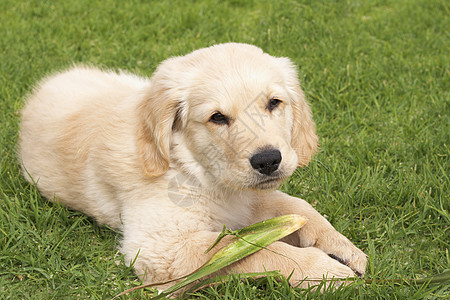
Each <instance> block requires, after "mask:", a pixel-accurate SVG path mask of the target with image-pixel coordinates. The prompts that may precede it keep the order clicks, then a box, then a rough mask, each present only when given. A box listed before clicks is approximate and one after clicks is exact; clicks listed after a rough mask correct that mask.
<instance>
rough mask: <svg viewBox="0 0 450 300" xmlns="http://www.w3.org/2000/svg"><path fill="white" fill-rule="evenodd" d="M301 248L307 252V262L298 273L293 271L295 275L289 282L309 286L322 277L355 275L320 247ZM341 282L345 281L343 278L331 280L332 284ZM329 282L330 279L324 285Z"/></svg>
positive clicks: (338, 277)
mask: <svg viewBox="0 0 450 300" xmlns="http://www.w3.org/2000/svg"><path fill="white" fill-rule="evenodd" d="M303 250H305V251H306V252H305V253H307V255H306V258H307V259H308V262H307V263H304V264H303V265H302V266H300V267H301V272H300V273H299V274H298V275H296V273H294V275H295V276H292V278H291V284H293V285H294V286H296V285H299V286H300V287H303V288H307V287H309V286H313V285H317V284H318V283H320V282H321V281H322V280H323V279H324V278H325V279H345V278H351V277H355V276H356V275H355V273H354V272H353V271H352V269H350V268H349V267H347V266H346V265H344V264H341V263H340V262H339V261H337V260H335V259H333V258H331V257H330V256H328V255H327V254H326V253H325V252H323V251H322V250H320V249H317V248H314V247H310V248H304V249H303ZM299 275H300V276H299ZM297 276H299V277H297ZM342 283H345V280H342V281H339V280H337V281H333V284H334V285H339V284H342ZM330 284H331V281H330V282H327V283H326V286H328V285H330Z"/></svg>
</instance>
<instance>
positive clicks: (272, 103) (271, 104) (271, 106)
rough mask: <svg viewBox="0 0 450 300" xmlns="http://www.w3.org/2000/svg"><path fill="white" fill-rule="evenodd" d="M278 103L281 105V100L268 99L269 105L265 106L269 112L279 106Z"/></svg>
mask: <svg viewBox="0 0 450 300" xmlns="http://www.w3.org/2000/svg"><path fill="white" fill-rule="evenodd" d="M280 103H281V100H279V99H276V98H273V99H270V100H269V103H268V104H267V109H268V110H269V111H272V110H274V109H275V108H277V107H278V105H280Z"/></svg>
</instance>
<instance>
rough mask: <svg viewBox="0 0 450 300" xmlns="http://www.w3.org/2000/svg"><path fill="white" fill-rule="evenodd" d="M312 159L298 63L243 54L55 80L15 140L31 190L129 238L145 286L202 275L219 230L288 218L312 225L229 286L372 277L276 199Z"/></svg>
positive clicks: (350, 248) (130, 256)
mask: <svg viewBox="0 0 450 300" xmlns="http://www.w3.org/2000/svg"><path fill="white" fill-rule="evenodd" d="M316 148H317V136H316V134H315V125H314V122H313V120H312V117H311V111H310V108H309V107H308V104H307V103H306V101H305V99H304V96H303V92H302V90H301V89H300V85H299V82H298V79H297V73H296V68H295V66H294V65H293V64H292V62H291V61H290V60H289V59H288V58H283V57H282V58H277V57H273V56H270V55H269V54H266V53H264V52H263V51H262V50H261V49H259V48H257V47H255V46H251V45H246V44H236V43H229V44H220V45H216V46H212V47H209V48H204V49H200V50H197V51H194V52H192V53H190V54H188V55H186V56H182V57H174V58H170V59H167V60H166V61H164V62H163V63H162V64H161V65H160V66H159V67H158V68H157V70H156V71H155V73H154V74H153V76H152V77H151V78H150V79H147V78H141V77H138V76H135V75H131V74H126V73H120V74H117V73H114V72H103V71H100V70H97V69H92V68H86V67H74V68H72V69H70V70H68V71H65V72H62V73H60V74H56V75H54V76H50V77H48V78H46V79H45V80H43V81H42V82H41V83H40V85H39V86H38V87H37V88H36V89H35V91H34V93H33V94H32V95H31V96H30V97H29V99H28V101H27V103H26V106H25V108H24V109H23V112H22V125H21V132H20V160H21V164H22V167H23V173H24V175H25V177H26V178H27V179H28V180H29V181H30V182H36V183H37V186H38V188H39V189H40V191H41V192H42V194H43V195H45V196H46V197H47V198H48V199H49V200H51V201H58V202H61V203H63V204H65V205H67V206H68V207H70V208H73V209H76V210H79V211H82V212H84V213H86V214H88V215H90V216H92V217H94V218H95V219H96V220H97V221H98V222H99V223H101V224H107V225H108V226H110V227H113V228H116V229H118V230H120V231H121V232H122V233H123V240H122V242H121V246H120V249H121V251H122V253H123V254H124V255H125V257H126V260H127V261H133V260H134V259H135V258H136V261H135V263H134V269H135V271H136V273H137V274H138V275H139V276H140V278H142V279H143V280H144V282H165V281H169V280H172V279H176V278H179V277H182V276H185V275H186V274H189V273H191V272H192V271H194V270H196V269H197V268H198V267H199V266H200V265H202V264H203V263H204V262H206V260H207V259H208V258H209V257H210V256H211V255H212V254H211V253H208V254H205V253H204V252H205V250H206V249H207V248H208V247H209V246H210V245H211V244H212V243H213V241H214V240H215V239H216V238H217V236H218V234H219V232H220V231H221V230H222V227H223V225H224V224H226V226H227V227H228V228H231V229H237V228H241V227H243V226H247V225H250V224H253V223H255V222H258V221H261V220H265V219H268V218H271V217H275V216H279V215H284V214H292V213H295V214H299V215H303V216H306V217H307V219H308V222H307V224H306V225H305V226H304V227H303V228H301V229H300V230H298V232H296V233H294V234H292V235H290V236H289V237H288V238H286V239H284V240H283V241H278V242H275V243H273V244H272V245H271V246H269V247H268V248H269V249H271V250H273V252H271V251H267V250H261V251H259V252H257V253H255V254H253V255H251V256H249V257H247V258H245V259H243V260H241V261H239V262H237V263H235V264H233V265H231V266H230V267H228V268H227V269H226V270H225V271H224V272H232V271H238V272H259V271H264V270H280V271H281V272H282V274H284V275H285V276H288V275H290V274H291V273H292V272H293V275H292V277H291V278H290V282H291V284H293V285H296V284H298V283H299V282H301V281H302V280H303V279H305V278H307V277H308V278H314V279H319V280H320V279H322V278H323V276H326V277H337V278H344V277H348V276H354V275H355V274H357V275H362V274H364V271H365V266H366V255H365V254H364V253H363V252H362V251H361V250H359V249H358V248H356V247H355V246H354V245H353V244H352V243H351V242H350V241H349V240H348V239H347V238H346V237H344V236H343V235H342V234H340V233H339V232H337V231H336V230H335V229H334V228H333V226H332V225H331V224H330V223H329V222H328V221H327V220H326V219H325V218H323V217H322V216H321V215H320V214H319V213H318V212H317V211H316V210H314V209H313V207H312V206H311V205H309V204H308V203H307V202H305V201H304V200H301V199H298V198H295V197H291V196H289V195H287V194H284V193H282V192H280V191H277V190H276V188H277V187H278V186H279V185H280V184H281V183H282V181H283V180H285V179H286V178H287V177H288V176H290V175H291V174H292V173H293V171H294V170H295V169H296V168H297V167H298V166H305V165H307V164H308V162H309V161H310V160H311V156H312V155H313V154H314V152H315V151H316ZM225 243H227V241H224V242H223V243H222V244H225ZM276 252H277V253H281V254H283V255H279V254H277V253H276Z"/></svg>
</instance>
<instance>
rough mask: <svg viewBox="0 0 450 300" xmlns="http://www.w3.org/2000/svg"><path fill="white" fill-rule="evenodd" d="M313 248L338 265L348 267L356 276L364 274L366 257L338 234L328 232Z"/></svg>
mask: <svg viewBox="0 0 450 300" xmlns="http://www.w3.org/2000/svg"><path fill="white" fill-rule="evenodd" d="M314 246H315V247H317V248H319V249H321V250H323V251H324V252H325V253H327V254H328V255H329V256H330V257H331V258H333V259H334V260H336V261H338V262H339V263H341V264H344V265H346V266H348V267H350V268H351V269H352V270H353V271H354V272H355V274H356V275H358V276H363V275H364V273H365V272H366V264H367V255H366V254H365V253H364V252H362V251H361V250H360V249H358V248H357V247H356V246H355V245H353V243H352V242H350V240H349V239H347V238H346V237H345V236H343V235H342V234H340V233H339V232H337V231H335V230H333V231H330V232H328V233H327V234H325V235H323V236H322V237H320V238H319V239H318V240H317V241H316V243H315V245H314Z"/></svg>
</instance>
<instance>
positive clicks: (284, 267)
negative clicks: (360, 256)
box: [122, 231, 354, 289]
mask: <svg viewBox="0 0 450 300" xmlns="http://www.w3.org/2000/svg"><path fill="white" fill-rule="evenodd" d="M218 234H219V233H218V232H208V231H201V232H192V233H185V234H182V235H179V236H178V237H177V238H175V235H172V236H171V235H166V238H165V239H164V240H159V241H156V242H157V243H158V244H148V240H147V241H144V240H142V243H139V244H140V245H141V246H140V247H139V249H134V250H132V249H131V248H128V249H126V248H123V249H122V251H124V252H125V254H126V256H128V257H129V258H132V257H133V255H135V254H134V253H137V252H138V251H139V254H138V256H137V259H136V261H135V264H134V268H135V271H136V273H137V274H138V275H140V277H141V279H143V281H144V282H145V283H154V282H166V281H169V280H174V279H177V278H181V277H183V276H185V275H188V274H190V273H191V272H193V271H195V270H196V269H198V268H199V267H200V266H201V265H203V264H204V263H205V262H206V261H207V260H208V259H209V258H210V257H211V256H212V255H213V253H215V252H216V251H217V250H218V249H220V248H221V247H223V246H225V245H226V244H228V243H230V241H231V238H232V237H229V236H228V237H225V238H224V239H223V240H222V241H221V242H220V243H219V244H218V245H217V246H216V247H215V248H214V249H213V250H212V251H211V252H210V253H207V254H205V250H206V249H207V248H208V247H209V246H210V245H211V244H212V243H213V242H214V241H215V240H216V238H217V236H218ZM172 238H174V239H173V240H171V239H172ZM175 241H176V242H175ZM124 242H125V244H126V240H125V241H124ZM168 242H169V243H170V246H169V245H168V244H167V243H168ZM171 242H174V243H171ZM162 244H165V245H164V246H163V247H161V245H162ZM136 245H137V244H136ZM127 252H130V253H127ZM130 254H131V256H129V255H130ZM265 271H280V272H281V274H282V275H284V276H285V277H288V276H291V275H292V276H291V277H290V281H289V282H290V283H291V284H292V285H293V286H297V285H299V284H301V286H303V287H307V286H308V285H311V284H316V283H317V282H319V281H321V280H322V279H323V277H327V278H332V277H334V278H346V277H351V276H354V273H353V271H352V270H351V269H350V268H349V267H347V266H345V265H343V264H341V263H339V262H338V261H336V260H334V259H332V258H330V257H329V256H328V255H326V254H325V253H324V252H323V251H321V250H319V249H317V248H314V247H307V248H299V247H295V246H292V245H289V244H287V243H284V242H279V241H278V242H275V243H272V244H271V245H269V246H268V247H267V249H261V250H260V251H258V252H256V253H254V254H252V255H250V256H247V257H245V258H243V259H242V260H240V261H238V262H236V263H234V264H231V265H230V266H228V267H226V268H224V269H222V270H221V271H220V272H219V273H220V274H230V273H236V272H244V273H254V272H265ZM306 278H307V279H308V281H305V282H303V280H304V279H306ZM311 280H313V282H311ZM173 284H174V282H171V283H169V284H165V285H161V286H159V287H158V288H160V289H166V288H167V287H169V286H170V285H173Z"/></svg>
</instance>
